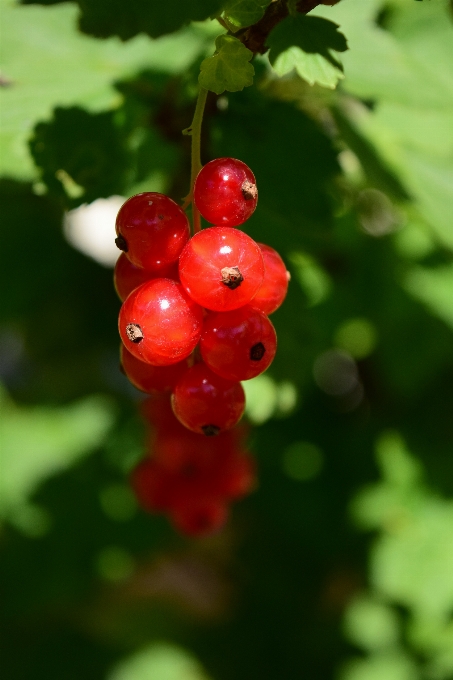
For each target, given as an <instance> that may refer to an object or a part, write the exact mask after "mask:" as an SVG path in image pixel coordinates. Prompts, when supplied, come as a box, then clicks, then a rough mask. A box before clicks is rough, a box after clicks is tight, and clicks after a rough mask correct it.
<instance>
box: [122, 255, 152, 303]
mask: <svg viewBox="0 0 453 680" xmlns="http://www.w3.org/2000/svg"><path fill="white" fill-rule="evenodd" d="M151 278H152V274H150V273H149V272H148V271H146V269H143V267H137V266H136V265H135V264H132V262H131V261H130V260H128V259H127V257H126V253H121V255H120V256H119V258H118V259H117V261H116V264H115V269H114V272H113V285H114V286H115V290H116V293H117V295H118V297H119V299H120V300H121V302H124V300H125V299H126V298H127V296H128V295H129V293H132V291H133V290H134V288H137V287H138V286H141V285H142V283H145V281H148V280H149V279H151Z"/></svg>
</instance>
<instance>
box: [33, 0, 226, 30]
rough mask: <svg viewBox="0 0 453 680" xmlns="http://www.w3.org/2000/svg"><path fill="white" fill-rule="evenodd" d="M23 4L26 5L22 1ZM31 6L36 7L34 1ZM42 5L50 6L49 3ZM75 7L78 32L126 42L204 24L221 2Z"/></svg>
mask: <svg viewBox="0 0 453 680" xmlns="http://www.w3.org/2000/svg"><path fill="white" fill-rule="evenodd" d="M24 4H29V2H27V0H25V2H24ZM30 4H35V2H34V0H32V1H31V3H30ZM39 4H41V2H40V3H39ZM42 4H49V0H44V2H43V3H42ZM77 4H78V6H79V8H80V13H79V28H80V30H81V31H83V33H88V34H89V35H94V36H96V37H97V38H109V37H111V36H113V35H116V36H118V37H120V38H121V40H129V39H130V38H133V37H134V36H136V35H139V34H140V33H147V34H148V35H149V36H151V37H152V38H158V37H159V36H161V35H165V34H167V33H173V32H174V31H177V30H178V29H179V28H181V27H182V26H184V25H185V24H188V23H189V22H190V21H204V20H205V19H208V18H209V17H210V16H215V15H216V14H217V13H218V12H219V10H220V7H221V0H185V1H184V2H180V0H166V2H165V5H164V6H162V5H161V4H160V3H158V2H144V1H143V0H129V1H128V2H124V1H123V0H77Z"/></svg>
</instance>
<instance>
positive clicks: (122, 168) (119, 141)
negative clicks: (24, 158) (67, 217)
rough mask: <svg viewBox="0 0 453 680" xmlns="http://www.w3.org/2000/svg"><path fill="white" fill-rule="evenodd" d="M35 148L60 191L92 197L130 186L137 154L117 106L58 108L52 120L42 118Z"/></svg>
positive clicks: (55, 190)
mask: <svg viewBox="0 0 453 680" xmlns="http://www.w3.org/2000/svg"><path fill="white" fill-rule="evenodd" d="M30 148H31V152H32V155H33V158H34V159H35V162H36V164H37V165H38V166H39V167H40V168H41V170H42V180H43V182H44V183H45V184H46V185H47V187H48V188H49V189H50V190H51V191H52V192H53V193H54V194H57V195H60V196H62V197H66V198H72V199H80V200H79V201H78V202H84V201H85V202H91V201H93V200H94V199H96V198H98V197H102V196H103V197H108V196H111V195H113V194H121V193H122V191H123V189H124V186H125V183H126V176H127V170H128V167H129V166H130V162H131V159H130V157H129V155H128V153H127V149H126V145H125V139H124V137H123V136H122V135H121V131H120V129H118V128H117V127H116V125H115V120H114V113H112V112H111V111H107V112H106V113H98V114H90V113H89V112H88V111H84V110H83V109H80V108H78V107H72V108H69V109H62V108H57V109H55V112H54V118H53V120H52V121H50V122H48V123H38V125H37V126H36V128H35V133H34V136H33V138H32V140H31V142H30Z"/></svg>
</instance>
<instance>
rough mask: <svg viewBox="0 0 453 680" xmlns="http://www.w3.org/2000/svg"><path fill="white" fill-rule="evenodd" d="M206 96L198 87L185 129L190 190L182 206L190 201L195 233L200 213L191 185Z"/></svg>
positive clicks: (197, 163)
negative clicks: (189, 157) (189, 147)
mask: <svg viewBox="0 0 453 680" xmlns="http://www.w3.org/2000/svg"><path fill="white" fill-rule="evenodd" d="M207 96H208V91H207V90H205V88H204V87H200V91H199V92H198V99H197V105H196V107H195V113H194V115H193V120H192V125H191V126H190V128H189V129H188V130H187V131H186V134H190V135H191V137H192V163H191V172H190V192H189V195H188V196H187V197H186V199H185V201H184V205H183V208H187V206H188V205H190V203H192V216H193V232H194V234H196V233H197V232H198V231H200V229H201V220H200V213H199V212H198V209H197V206H196V205H195V203H194V201H193V187H194V184H195V180H196V178H197V175H198V173H199V172H200V170H201V168H202V165H201V155H200V147H201V124H202V122H203V113H204V107H205V104H206V97H207Z"/></svg>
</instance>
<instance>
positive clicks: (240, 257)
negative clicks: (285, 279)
mask: <svg viewBox="0 0 453 680" xmlns="http://www.w3.org/2000/svg"><path fill="white" fill-rule="evenodd" d="M179 277H180V280H181V283H182V285H183V286H184V288H185V289H186V291H187V292H188V294H189V295H190V297H191V298H192V299H193V300H195V302H197V303H198V304H199V305H201V306H202V307H205V308H206V309H210V310H213V311H217V312H225V311H229V310H231V309H237V308H239V307H242V306H243V305H246V304H247V303H248V302H250V301H251V299H252V298H253V296H254V295H255V293H256V292H257V291H258V289H259V287H260V286H261V284H262V282H263V278H264V262H263V257H262V255H261V250H260V248H259V246H258V245H257V243H255V241H254V240H253V239H251V238H250V236H247V234H245V233H244V232H243V231H240V230H239V229H232V228H230V227H210V228H208V229H203V231H200V232H198V234H195V236H194V237H193V238H191V239H190V241H189V242H188V243H187V245H186V246H185V248H184V250H183V251H182V253H181V256H180V258H179Z"/></svg>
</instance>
